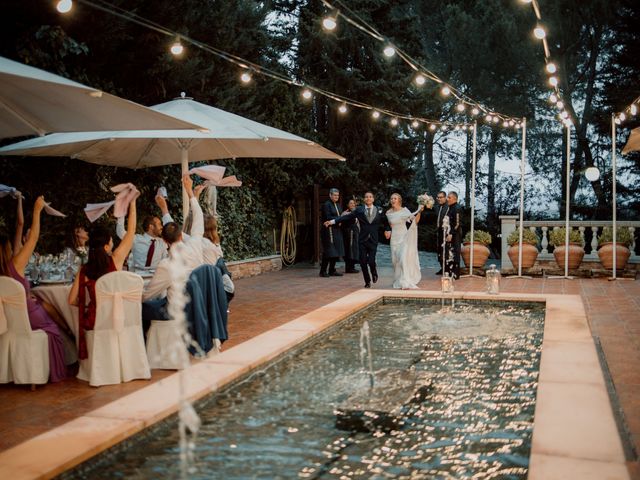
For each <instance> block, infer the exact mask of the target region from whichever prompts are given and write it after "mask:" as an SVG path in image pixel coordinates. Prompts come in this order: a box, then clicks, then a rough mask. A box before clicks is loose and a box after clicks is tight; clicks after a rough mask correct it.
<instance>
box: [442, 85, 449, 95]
mask: <svg viewBox="0 0 640 480" xmlns="http://www.w3.org/2000/svg"><path fill="white" fill-rule="evenodd" d="M440 93H441V94H442V96H444V97H448V96H449V95H451V89H450V88H449V87H448V86H447V85H445V86H444V87H442V89H441V90H440Z"/></svg>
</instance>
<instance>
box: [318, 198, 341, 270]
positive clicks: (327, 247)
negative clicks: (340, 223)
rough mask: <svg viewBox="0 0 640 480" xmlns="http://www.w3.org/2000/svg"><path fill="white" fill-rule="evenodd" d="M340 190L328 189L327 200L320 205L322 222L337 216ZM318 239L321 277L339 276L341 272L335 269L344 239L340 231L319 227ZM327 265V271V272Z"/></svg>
mask: <svg viewBox="0 0 640 480" xmlns="http://www.w3.org/2000/svg"><path fill="white" fill-rule="evenodd" d="M338 200H340V190H338V189H337V188H332V189H331V190H329V200H327V201H326V202H324V204H323V205H322V217H321V218H322V222H323V223H325V224H326V222H328V221H330V220H333V219H335V218H338V217H339V216H340V213H341V211H342V210H341V209H340V206H339V205H338ZM320 240H321V241H322V262H321V263H320V276H321V277H332V276H333V277H341V276H342V274H341V273H339V272H337V271H336V262H337V261H338V258H340V257H343V256H344V241H343V239H342V231H341V230H340V228H338V227H327V228H321V229H320ZM327 267H328V268H329V271H328V272H327Z"/></svg>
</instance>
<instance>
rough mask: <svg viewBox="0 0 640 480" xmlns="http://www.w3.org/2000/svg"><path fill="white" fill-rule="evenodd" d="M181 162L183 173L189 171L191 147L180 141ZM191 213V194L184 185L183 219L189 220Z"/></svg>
mask: <svg viewBox="0 0 640 480" xmlns="http://www.w3.org/2000/svg"><path fill="white" fill-rule="evenodd" d="M180 164H181V166H182V175H184V174H185V173H188V172H189V147H188V145H186V144H184V143H182V142H180ZM187 215H189V196H188V195H187V191H186V190H185V189H184V187H182V221H183V222H185V221H186V220H187Z"/></svg>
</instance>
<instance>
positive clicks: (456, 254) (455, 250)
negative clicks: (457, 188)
mask: <svg viewBox="0 0 640 480" xmlns="http://www.w3.org/2000/svg"><path fill="white" fill-rule="evenodd" d="M444 214H445V215H446V216H447V217H449V235H447V238H445V241H446V247H445V262H444V271H445V273H447V274H451V275H452V276H453V278H455V279H458V278H460V247H461V245H462V223H461V211H460V206H459V205H458V194H457V193H456V192H449V195H447V206H446V207H445V213H444Z"/></svg>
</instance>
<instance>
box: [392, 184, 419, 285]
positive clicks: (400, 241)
mask: <svg viewBox="0 0 640 480" xmlns="http://www.w3.org/2000/svg"><path fill="white" fill-rule="evenodd" d="M423 208H424V207H423V206H420V208H419V209H418V210H417V211H416V212H414V213H411V212H410V211H409V209H408V208H407V207H403V206H402V197H401V196H400V194H399V193H394V194H393V195H391V208H390V209H389V210H387V219H388V220H389V225H391V235H390V237H387V238H390V246H391V262H392V263H393V288H402V289H403V290H406V289H414V288H418V282H420V279H421V274H420V261H419V259H418V222H419V221H420V212H422V209H423Z"/></svg>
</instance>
